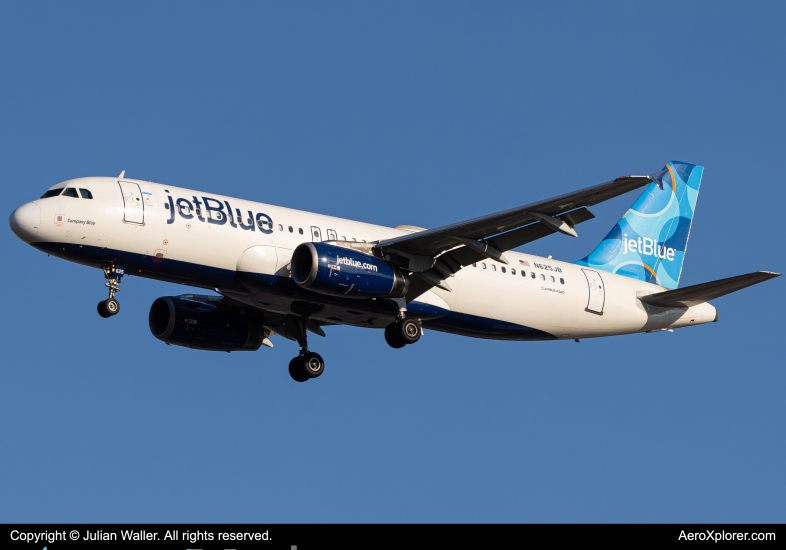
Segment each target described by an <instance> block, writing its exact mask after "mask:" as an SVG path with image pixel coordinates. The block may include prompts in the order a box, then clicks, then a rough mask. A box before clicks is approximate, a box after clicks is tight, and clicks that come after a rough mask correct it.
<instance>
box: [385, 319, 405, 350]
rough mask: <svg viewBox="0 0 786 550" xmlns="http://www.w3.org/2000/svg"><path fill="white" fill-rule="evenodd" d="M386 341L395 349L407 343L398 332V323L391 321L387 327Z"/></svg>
mask: <svg viewBox="0 0 786 550" xmlns="http://www.w3.org/2000/svg"><path fill="white" fill-rule="evenodd" d="M385 341H386V342H387V343H388V345H389V346H390V347H391V348H393V349H400V348H403V347H404V346H406V345H407V343H406V342H405V341H404V340H403V339H402V338H401V335H400V334H399V333H398V323H390V324H389V325H388V326H386V327H385Z"/></svg>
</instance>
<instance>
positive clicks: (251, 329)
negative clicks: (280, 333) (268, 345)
mask: <svg viewBox="0 0 786 550" xmlns="http://www.w3.org/2000/svg"><path fill="white" fill-rule="evenodd" d="M148 322H149V323H150V332H152V333H153V336H155V337H156V338H158V339H159V340H161V341H162V342H166V343H167V344H174V345H176V346H183V347H186V348H193V349H201V350H208V351H254V350H257V349H259V346H261V345H262V341H263V340H264V339H265V332H264V329H263V328H262V327H261V326H259V325H258V324H256V323H254V322H250V321H248V320H247V319H245V318H243V317H241V316H240V315H236V314H234V313H231V312H229V311H224V310H222V309H221V308H219V307H218V306H216V305H214V304H210V303H206V302H202V301H197V300H191V299H188V298H185V297H183V296H164V297H163V298H159V299H158V300H156V301H155V302H153V305H152V306H151V307H150V315H149V316H148Z"/></svg>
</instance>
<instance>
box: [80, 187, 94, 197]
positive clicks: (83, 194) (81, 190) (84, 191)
mask: <svg viewBox="0 0 786 550" xmlns="http://www.w3.org/2000/svg"><path fill="white" fill-rule="evenodd" d="M79 192H80V193H81V194H82V198H83V199H92V198H93V194H92V193H91V192H90V191H88V190H87V189H82V188H81V187H80V188H79Z"/></svg>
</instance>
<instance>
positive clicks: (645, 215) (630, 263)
mask: <svg viewBox="0 0 786 550" xmlns="http://www.w3.org/2000/svg"><path fill="white" fill-rule="evenodd" d="M703 172H704V168H703V167H701V166H696V165H693V164H686V163H684V162H678V161H672V162H670V163H668V164H667V165H666V167H665V168H664V169H663V170H661V171H660V172H658V173H657V174H653V175H652V176H650V178H651V179H652V183H651V184H649V186H647V189H646V190H645V191H644V193H642V194H641V196H640V197H639V198H638V199H636V202H635V203H633V206H631V208H630V210H628V211H627V212H626V213H625V215H624V216H623V217H622V219H621V220H620V221H619V222H617V225H615V226H614V229H612V230H611V231H610V232H609V234H608V235H606V237H605V238H604V239H603V241H602V242H601V243H600V244H599V245H598V247H597V248H596V249H595V250H593V251H592V252H591V253H590V254H589V256H587V257H586V258H583V259H581V260H579V261H578V262H576V263H577V264H578V265H583V266H587V267H591V268H594V269H600V270H602V271H609V272H611V273H617V274H619V275H625V276H626V277H631V278H633V279H639V280H640V281H646V282H648V283H655V284H658V285H660V286H663V287H665V288H670V289H675V288H677V285H678V283H679V280H680V273H681V272H682V261H683V259H684V258H685V250H686V248H687V246H688V236H689V235H690V226H691V222H692V221H693V213H694V211H695V209H696V199H697V198H698V196H699V184H700V183H701V176H702V173H703Z"/></svg>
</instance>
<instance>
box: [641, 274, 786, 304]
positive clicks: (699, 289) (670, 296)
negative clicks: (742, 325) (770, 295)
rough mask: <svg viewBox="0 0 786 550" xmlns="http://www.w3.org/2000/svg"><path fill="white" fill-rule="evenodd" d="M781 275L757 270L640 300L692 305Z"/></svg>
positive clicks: (651, 295) (654, 302)
mask: <svg viewBox="0 0 786 550" xmlns="http://www.w3.org/2000/svg"><path fill="white" fill-rule="evenodd" d="M780 276H781V274H780V273H772V272H770V271H756V272H754V273H748V274H746V275H738V276H736V277H729V278H728V279H720V280H718V281H711V282H709V283H701V284H698V285H692V286H686V287H685V288H678V289H676V290H667V291H666V292H658V293H657V294H648V295H647V296H641V297H639V300H641V301H642V302H644V303H647V304H651V305H653V306H659V307H691V306H696V305H699V304H703V303H704V302H709V301H710V300H714V299H715V298H720V297H721V296H725V295H726V294H731V293H732V292H737V291H738V290H742V289H743V288H747V287H749V286H753V285H755V284H758V283H763V282H764V281H767V280H769V279H773V278H775V277H780Z"/></svg>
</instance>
